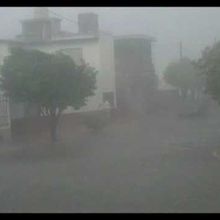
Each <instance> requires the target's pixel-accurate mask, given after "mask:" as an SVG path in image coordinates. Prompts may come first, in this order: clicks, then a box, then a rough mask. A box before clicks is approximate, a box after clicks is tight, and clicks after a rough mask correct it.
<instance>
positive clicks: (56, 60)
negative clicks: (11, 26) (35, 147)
mask: <svg viewBox="0 0 220 220" xmlns="http://www.w3.org/2000/svg"><path fill="white" fill-rule="evenodd" d="M1 87H2V88H3V90H4V91H5V93H6V95H7V96H9V97H10V98H11V99H12V100H14V101H16V102H28V103H33V104H37V105H38V106H39V107H40V109H41V113H42V115H44V116H48V117H50V118H51V127H52V128H51V130H52V129H54V130H55V127H56V125H57V121H58V119H59V117H60V115H61V113H62V111H63V110H64V109H65V108H66V107H68V106H73V107H74V108H75V109H79V108H80V107H81V106H83V105H85V104H86V101H87V98H88V97H89V96H92V95H94V91H95V89H96V70H95V69H94V68H92V67H90V66H88V65H86V64H85V63H84V64H83V65H81V66H78V65H76V64H75V63H74V61H73V60H72V59H71V57H69V56H68V55H64V54H62V53H55V54H47V53H44V52H41V51H38V50H25V49H21V48H14V49H12V50H11V54H10V55H9V56H8V57H6V59H5V60H4V63H3V66H2V68H1ZM54 132H55V131H53V132H52V133H54ZM53 136H56V135H55V134H53ZM53 138H55V137H53Z"/></svg>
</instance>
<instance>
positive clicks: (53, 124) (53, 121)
mask: <svg viewBox="0 0 220 220" xmlns="http://www.w3.org/2000/svg"><path fill="white" fill-rule="evenodd" d="M58 119H59V118H58V116H55V115H51V116H50V135H51V141H52V142H53V143H54V142H57V141H58V134H57V133H58V129H57V127H58Z"/></svg>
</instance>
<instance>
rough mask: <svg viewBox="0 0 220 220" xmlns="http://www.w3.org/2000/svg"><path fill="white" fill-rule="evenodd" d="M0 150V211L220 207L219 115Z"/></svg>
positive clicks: (153, 120) (115, 127) (149, 122)
mask: <svg viewBox="0 0 220 220" xmlns="http://www.w3.org/2000/svg"><path fill="white" fill-rule="evenodd" d="M61 145H62V144H60V146H55V147H54V148H51V149H43V148H42V147H40V146H39V149H35V150H33V149H29V150H28V148H27V149H24V150H23V149H21V150H17V149H16V150H10V153H5V152H4V153H2V155H1V160H0V212H220V172H219V170H220V160H219V159H218V158H216V157H214V156H213V152H214V151H215V150H216V149H220V147H219V146H220V120H216V119H212V118H210V119H209V118H207V119H179V118H172V117H170V118H169V117H156V116H152V117H150V118H146V119H144V120H142V121H141V122H140V121H135V120H133V121H129V122H120V123H116V124H112V125H110V126H109V127H107V128H105V129H104V130H103V131H102V132H101V133H99V134H88V135H86V136H85V137H84V139H83V140H76V141H75V142H74V143H71V144H66V145H65V144H63V145H62V146H61Z"/></svg>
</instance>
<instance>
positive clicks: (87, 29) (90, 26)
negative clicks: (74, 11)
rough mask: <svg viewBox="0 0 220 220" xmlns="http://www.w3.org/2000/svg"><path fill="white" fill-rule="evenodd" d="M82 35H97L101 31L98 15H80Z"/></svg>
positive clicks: (80, 31) (79, 22)
mask: <svg viewBox="0 0 220 220" xmlns="http://www.w3.org/2000/svg"><path fill="white" fill-rule="evenodd" d="M78 27H79V33H80V34H96V33H98V31H99V25H98V15H97V14H94V13H81V14H79V15H78Z"/></svg>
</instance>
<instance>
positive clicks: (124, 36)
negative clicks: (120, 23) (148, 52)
mask: <svg viewBox="0 0 220 220" xmlns="http://www.w3.org/2000/svg"><path fill="white" fill-rule="evenodd" d="M114 39H116V40H117V39H146V40H150V41H156V39H155V38H154V37H151V36H148V35H145V34H128V35H118V36H115V37H114Z"/></svg>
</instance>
